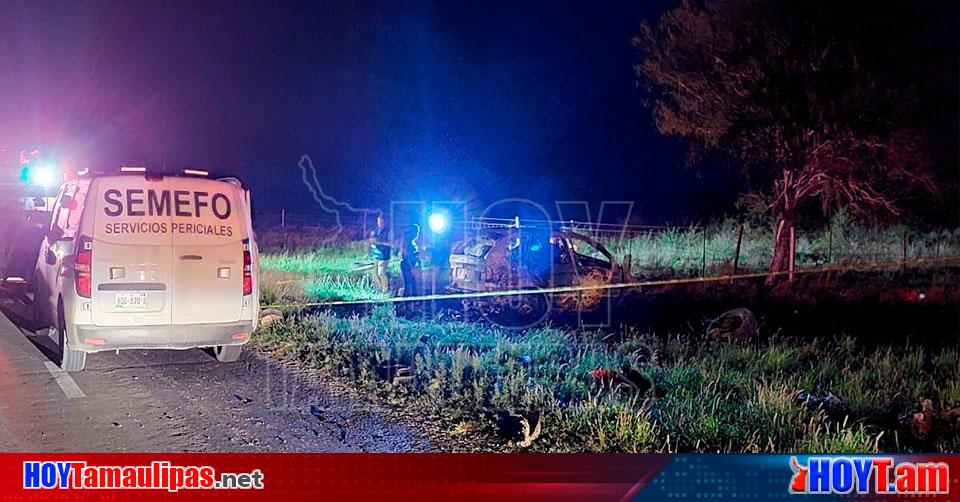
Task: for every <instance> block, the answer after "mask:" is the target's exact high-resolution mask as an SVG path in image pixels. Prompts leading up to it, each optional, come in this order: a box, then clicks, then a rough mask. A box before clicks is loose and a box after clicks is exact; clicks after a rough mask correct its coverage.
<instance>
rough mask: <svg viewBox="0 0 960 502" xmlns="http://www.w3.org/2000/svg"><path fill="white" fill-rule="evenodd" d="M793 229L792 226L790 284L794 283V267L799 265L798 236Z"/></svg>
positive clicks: (791, 226)
mask: <svg viewBox="0 0 960 502" xmlns="http://www.w3.org/2000/svg"><path fill="white" fill-rule="evenodd" d="M793 229H794V227H793V225H790V275H789V279H790V282H793V267H794V265H796V263H797V236H796V235H795V234H794V232H793Z"/></svg>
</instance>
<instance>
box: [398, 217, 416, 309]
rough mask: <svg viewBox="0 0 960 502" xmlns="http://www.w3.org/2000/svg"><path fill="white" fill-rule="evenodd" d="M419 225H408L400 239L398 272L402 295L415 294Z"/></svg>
mask: <svg viewBox="0 0 960 502" xmlns="http://www.w3.org/2000/svg"><path fill="white" fill-rule="evenodd" d="M419 238H420V226H419V225H417V224H415V223H414V224H412V225H410V227H409V228H407V231H406V232H404V234H403V237H402V238H401V239H400V246H399V249H398V250H399V252H400V273H401V274H403V296H416V295H417V294H418V290H417V275H416V274H417V269H419V267H420V246H419V243H418V242H417V241H418V239H419Z"/></svg>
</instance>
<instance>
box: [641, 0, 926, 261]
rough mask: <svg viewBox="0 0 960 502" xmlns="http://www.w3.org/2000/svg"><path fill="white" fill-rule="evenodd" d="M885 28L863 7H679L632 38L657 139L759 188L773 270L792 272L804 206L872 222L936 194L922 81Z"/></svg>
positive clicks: (921, 72)
mask: <svg viewBox="0 0 960 502" xmlns="http://www.w3.org/2000/svg"><path fill="white" fill-rule="evenodd" d="M852 9H858V10H859V12H855V11H853V10H852ZM890 17H891V15H890V13H887V14H886V15H880V16H878V15H875V14H871V9H870V8H867V7H865V6H862V5H861V4H853V5H838V4H821V3H816V2H791V3H786V2H783V3H777V2H752V1H746V0H720V1H707V2H706V3H704V4H702V5H701V4H699V3H694V2H691V1H684V2H683V3H681V4H680V5H679V6H678V7H677V8H675V9H673V10H670V11H668V12H666V13H664V14H663V16H662V17H661V18H660V20H659V21H658V22H657V23H656V25H649V24H644V25H643V26H642V28H641V32H640V34H639V35H638V36H637V37H636V38H635V39H634V44H635V45H636V47H637V48H638V49H639V52H640V59H639V62H638V64H637V65H636V73H637V75H638V76H639V78H640V81H641V82H642V83H644V84H645V85H646V86H647V88H648V89H649V90H650V91H651V93H652V94H651V96H652V98H651V101H650V104H651V108H652V114H653V119H654V122H655V124H656V127H657V128H658V130H659V131H660V132H661V133H662V134H667V135H673V136H679V137H683V138H686V139H688V140H689V145H690V159H691V160H692V161H696V160H697V159H699V158H701V154H702V153H704V152H707V151H719V152H722V153H723V154H726V155H727V156H728V157H729V158H731V159H733V160H734V161H736V162H737V163H738V164H739V165H740V166H741V167H742V169H743V170H744V172H745V174H746V175H747V176H748V177H750V178H751V179H753V180H754V181H756V182H757V183H758V184H759V186H762V187H766V189H765V190H764V191H763V194H762V195H763V197H764V202H765V204H766V206H767V208H768V209H769V210H770V211H772V214H773V215H774V216H775V218H776V221H777V225H776V231H775V232H776V234H775V235H776V237H775V240H774V242H775V244H774V253H773V260H772V262H771V264H770V268H771V270H772V271H784V270H787V269H788V268H789V266H790V259H791V257H790V253H789V251H790V246H791V236H792V235H793V231H792V229H793V226H794V224H795V221H796V218H797V213H798V210H799V208H800V207H801V206H802V205H803V204H805V203H807V202H814V201H818V202H819V203H820V204H821V206H822V208H823V210H824V212H826V211H827V210H828V209H829V208H830V207H831V206H834V207H840V206H843V207H847V208H848V209H849V210H850V211H851V212H853V213H855V214H859V215H861V216H866V217H878V216H881V215H884V214H886V215H898V214H900V211H901V206H900V204H898V202H899V201H900V199H901V197H902V196H903V195H904V194H907V193H910V192H912V191H914V190H918V189H919V190H920V191H922V192H924V193H933V194H936V193H937V192H938V189H937V185H936V183H935V182H934V176H933V174H932V173H933V171H932V169H931V164H932V159H931V156H930V155H929V148H927V146H926V143H927V141H928V138H929V137H930V131H929V127H928V126H927V125H926V124H925V121H924V113H925V111H928V108H929V105H930V103H925V102H924V101H923V100H924V93H923V92H922V87H923V86H924V85H925V82H923V79H926V78H930V74H929V73H925V69H926V67H922V66H921V65H923V64H925V62H924V61H922V59H923V58H917V57H912V56H911V54H910V52H909V51H908V50H907V47H906V45H905V44H907V42H905V41H904V40H905V37H906V35H903V34H902V32H904V31H905V30H904V29H903V27H902V26H900V27H897V26H896V24H895V23H891V22H890ZM893 17H895V16H893ZM888 24H889V26H887V25H888ZM886 28H897V29H899V30H900V33H901V34H898V33H897V32H890V31H887V32H883V31H882V30H885V29H886ZM877 33H880V34H882V35H883V36H877ZM901 42H903V43H901Z"/></svg>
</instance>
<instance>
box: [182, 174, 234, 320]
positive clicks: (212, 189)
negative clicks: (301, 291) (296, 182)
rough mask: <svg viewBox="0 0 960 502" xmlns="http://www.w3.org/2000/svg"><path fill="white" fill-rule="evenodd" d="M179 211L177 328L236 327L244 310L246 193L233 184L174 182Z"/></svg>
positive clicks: (196, 179)
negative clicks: (188, 326)
mask: <svg viewBox="0 0 960 502" xmlns="http://www.w3.org/2000/svg"><path fill="white" fill-rule="evenodd" d="M168 184H169V188H170V190H171V193H172V194H173V200H174V211H173V212H172V213H171V217H170V220H171V239H172V246H173V249H172V251H173V283H174V286H175V288H176V292H175V294H174V295H173V298H172V302H173V317H172V322H173V323H174V324H199V323H222V322H233V321H237V320H239V319H240V311H241V308H242V306H243V267H244V263H243V262H244V239H245V238H246V232H245V231H244V229H246V228H247V226H246V218H245V215H246V214H247V209H246V204H245V203H244V200H245V199H244V193H243V190H242V189H241V188H240V187H237V186H235V185H233V184H230V183H226V182H222V181H214V180H209V179H198V178H169V181H168Z"/></svg>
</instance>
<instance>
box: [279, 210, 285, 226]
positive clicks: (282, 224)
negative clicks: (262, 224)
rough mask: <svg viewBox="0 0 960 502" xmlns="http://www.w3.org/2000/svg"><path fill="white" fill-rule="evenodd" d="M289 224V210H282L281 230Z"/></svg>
mask: <svg viewBox="0 0 960 502" xmlns="http://www.w3.org/2000/svg"><path fill="white" fill-rule="evenodd" d="M286 224H287V210H286V209H284V208H280V228H283V227H284V226H286Z"/></svg>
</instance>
